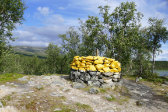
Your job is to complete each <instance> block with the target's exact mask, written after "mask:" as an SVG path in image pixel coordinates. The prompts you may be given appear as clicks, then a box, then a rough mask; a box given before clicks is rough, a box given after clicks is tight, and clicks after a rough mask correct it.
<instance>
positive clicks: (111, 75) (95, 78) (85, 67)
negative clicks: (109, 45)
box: [70, 56, 121, 88]
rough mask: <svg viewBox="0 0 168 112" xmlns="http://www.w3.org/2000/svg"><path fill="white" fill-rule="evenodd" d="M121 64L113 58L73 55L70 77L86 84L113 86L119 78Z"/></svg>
mask: <svg viewBox="0 0 168 112" xmlns="http://www.w3.org/2000/svg"><path fill="white" fill-rule="evenodd" d="M120 72H121V64H120V63H119V62H118V61H116V60H115V59H111V58H106V57H100V56H87V57H83V56H82V57H79V56H75V57H74V59H73V61H72V63H71V73H70V79H71V80H72V81H74V82H78V83H85V84H87V85H88V86H96V87H102V88H108V87H113V86H114V85H115V84H116V83H117V82H119V81H120V79H121V73H120Z"/></svg>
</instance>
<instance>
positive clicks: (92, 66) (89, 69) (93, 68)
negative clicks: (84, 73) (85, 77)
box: [87, 65, 97, 71]
mask: <svg viewBox="0 0 168 112" xmlns="http://www.w3.org/2000/svg"><path fill="white" fill-rule="evenodd" d="M87 70H88V71H97V70H96V68H95V66H94V65H89V66H88V67H87Z"/></svg>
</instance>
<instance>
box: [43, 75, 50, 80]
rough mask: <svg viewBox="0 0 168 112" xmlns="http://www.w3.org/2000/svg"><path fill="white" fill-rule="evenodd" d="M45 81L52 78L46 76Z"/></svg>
mask: <svg viewBox="0 0 168 112" xmlns="http://www.w3.org/2000/svg"><path fill="white" fill-rule="evenodd" d="M43 79H45V80H49V79H51V77H50V76H44V77H43Z"/></svg>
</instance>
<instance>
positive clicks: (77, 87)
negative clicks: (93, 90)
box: [73, 82, 86, 89]
mask: <svg viewBox="0 0 168 112" xmlns="http://www.w3.org/2000/svg"><path fill="white" fill-rule="evenodd" d="M85 87H86V85H85V84H84V83H78V82H74V83H73V88H75V89H80V88H85Z"/></svg>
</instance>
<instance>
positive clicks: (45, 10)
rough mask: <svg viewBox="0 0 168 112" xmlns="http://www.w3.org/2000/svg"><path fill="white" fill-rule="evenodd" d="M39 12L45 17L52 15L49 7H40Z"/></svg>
mask: <svg viewBox="0 0 168 112" xmlns="http://www.w3.org/2000/svg"><path fill="white" fill-rule="evenodd" d="M37 10H38V11H39V12H40V13H41V14H42V15H44V16H46V15H48V14H49V13H50V9H49V8H48V7H38V8H37Z"/></svg>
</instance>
